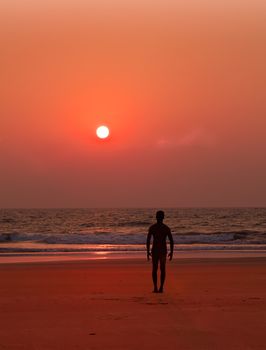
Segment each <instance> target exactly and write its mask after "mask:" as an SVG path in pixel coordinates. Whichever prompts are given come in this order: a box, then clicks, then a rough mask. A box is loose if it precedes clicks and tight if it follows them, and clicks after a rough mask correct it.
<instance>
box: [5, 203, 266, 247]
mask: <svg viewBox="0 0 266 350" xmlns="http://www.w3.org/2000/svg"><path fill="white" fill-rule="evenodd" d="M155 211H156V210H155V209H141V208H140V209H46V210H45V209H24V210H21V209H19V210H18V209H2V210H0V252H2V253H5V252H6V253H8V252H86V251H87V252H93V251H95V252H97V251H119V252H120V251H144V250H145V242H146V235H147V230H148V228H149V226H150V225H151V224H152V223H153V222H154V213H155ZM165 212H166V220H165V223H166V224H167V225H169V226H170V228H171V229H172V233H173V237H174V241H175V249H176V250H180V251H184V250H189V251H191V250H213V251H216V250H228V251H229V250H230V251H231V250H265V249H266V209H265V208H230V209H207V208H203V209H200V208H198V209H194V208H193V209H189V208H186V209H180V208H178V209H176V208H173V209H166V210H165Z"/></svg>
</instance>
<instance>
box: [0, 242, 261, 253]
mask: <svg viewBox="0 0 266 350" xmlns="http://www.w3.org/2000/svg"><path fill="white" fill-rule="evenodd" d="M145 250H146V248H145V245H91V246H90V245H88V246H85V247H73V246H63V247H62V246H52V247H51V246H47V245H40V247H25V246H23V247H17V246H9V247H1V246H0V256H1V254H3V255H4V254H5V253H82V252H83V253H85V252H143V254H145ZM178 251H264V252H265V251H266V244H264V245H261V244H259V245H256V244H249V245H242V246H239V245H226V244H224V245H223V244H216V245H201V244H199V245H186V244H185V245H179V246H178V247H176V248H175V252H178Z"/></svg>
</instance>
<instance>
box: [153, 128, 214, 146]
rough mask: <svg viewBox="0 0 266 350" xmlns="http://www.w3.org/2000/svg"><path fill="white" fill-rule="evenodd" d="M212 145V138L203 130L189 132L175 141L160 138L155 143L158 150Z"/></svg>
mask: <svg viewBox="0 0 266 350" xmlns="http://www.w3.org/2000/svg"><path fill="white" fill-rule="evenodd" d="M212 144H214V136H213V135H211V134H210V133H208V132H207V131H206V130H204V129H203V128H198V129H194V130H191V131H189V132H188V133H186V134H184V135H182V136H181V137H179V138H177V139H167V138H161V139H159V140H158V141H157V144H156V146H157V147H159V148H163V149H164V148H178V147H190V146H195V145H204V146H210V145H212Z"/></svg>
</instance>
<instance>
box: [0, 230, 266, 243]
mask: <svg viewBox="0 0 266 350" xmlns="http://www.w3.org/2000/svg"><path fill="white" fill-rule="evenodd" d="M173 237H174V242H175V244H176V245H178V244H220V243H223V244H238V245H241V244H252V243H253V244H266V233H265V232H258V231H250V230H241V231H229V232H211V233H206V232H204V233H203V232H193V231H189V232H182V233H173ZM1 242H2V243H12V242H14V243H15V242H36V243H45V244H51V245H52V244H69V245H71V244H114V245H121V244H145V242H146V233H125V232H109V231H105V230H101V231H95V232H92V233H82V232H78V233H60V234H58V233H57V234H54V233H19V232H13V233H8V232H7V233H2V234H0V243H1Z"/></svg>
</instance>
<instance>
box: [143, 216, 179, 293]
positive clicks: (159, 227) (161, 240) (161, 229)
mask: <svg viewBox="0 0 266 350" xmlns="http://www.w3.org/2000/svg"><path fill="white" fill-rule="evenodd" d="M156 219H157V223H156V224H154V225H152V226H151V227H150V228H149V232H148V236H147V243H146V246H147V259H148V260H150V256H151V257H152V280H153V284H154V290H153V292H154V293H163V285H164V281H165V264H166V256H167V245H166V238H167V237H168V238H169V241H170V253H169V254H168V257H169V260H172V258H173V251H174V241H173V236H172V234H171V230H170V228H169V227H168V226H167V225H165V224H164V223H163V219H164V212H163V211H162V210H159V211H157V213H156ZM151 237H153V243H152V250H151V252H150V242H151ZM159 262H160V270H161V285H160V288H159V289H158V286H157V270H158V263H159Z"/></svg>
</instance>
